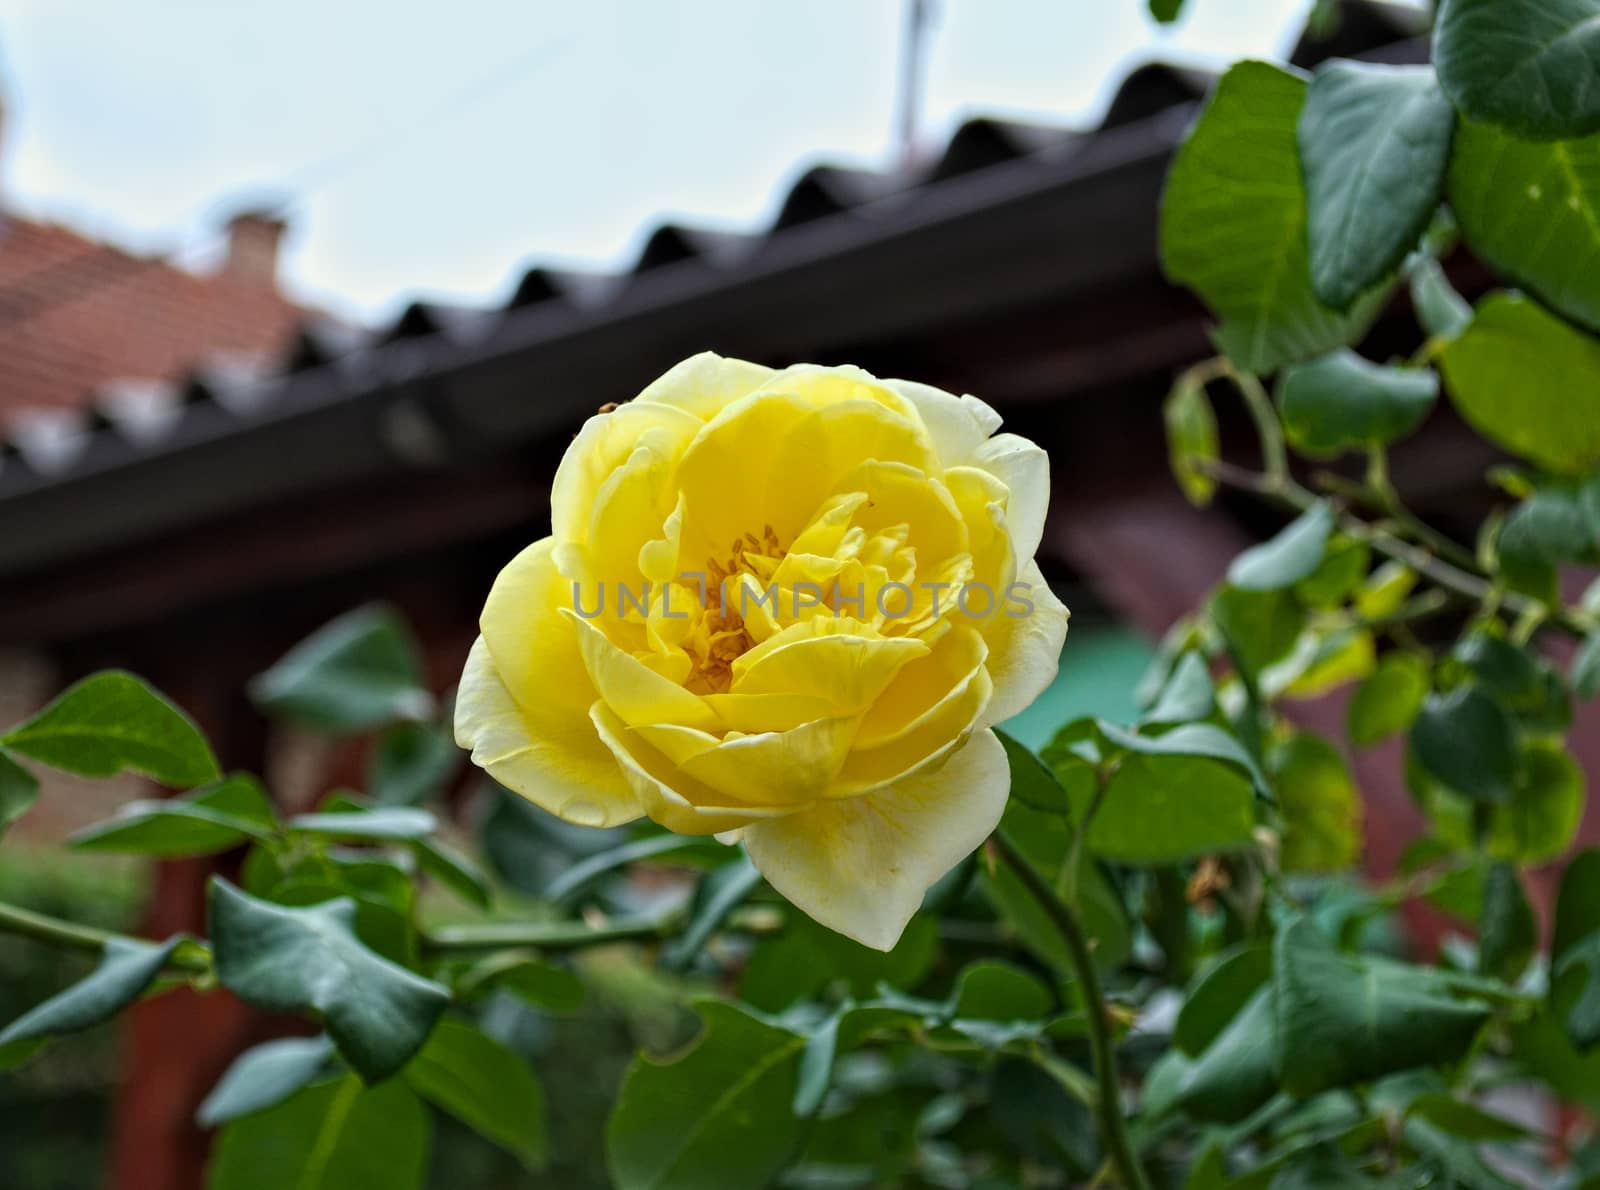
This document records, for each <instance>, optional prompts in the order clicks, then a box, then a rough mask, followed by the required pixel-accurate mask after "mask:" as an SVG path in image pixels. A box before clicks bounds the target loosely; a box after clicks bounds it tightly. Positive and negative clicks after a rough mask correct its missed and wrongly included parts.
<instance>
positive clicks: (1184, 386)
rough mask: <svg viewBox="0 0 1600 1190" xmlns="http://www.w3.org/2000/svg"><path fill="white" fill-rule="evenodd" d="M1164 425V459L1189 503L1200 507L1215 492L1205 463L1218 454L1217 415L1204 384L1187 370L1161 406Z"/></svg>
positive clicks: (1215, 483) (1214, 485)
mask: <svg viewBox="0 0 1600 1190" xmlns="http://www.w3.org/2000/svg"><path fill="white" fill-rule="evenodd" d="M1161 416H1162V419H1163V420H1164V421H1165V423H1166V427H1167V461H1168V463H1169V464H1170V465H1171V467H1172V477H1173V478H1174V479H1176V480H1177V481H1178V486H1179V487H1180V488H1182V489H1183V494H1184V495H1185V496H1187V497H1188V498H1189V503H1190V504H1193V505H1195V506H1196V507H1199V508H1203V507H1205V506H1206V505H1207V504H1210V503H1211V497H1212V496H1214V495H1215V494H1216V491H1217V481H1216V479H1215V478H1214V477H1213V476H1212V475H1211V474H1210V473H1209V472H1208V471H1206V469H1205V468H1206V465H1207V464H1209V463H1215V462H1216V461H1217V459H1218V457H1219V453H1218V448H1217V415H1216V413H1215V412H1214V411H1213V410H1212V408H1211V398H1210V397H1209V396H1207V395H1206V389H1205V385H1203V384H1199V383H1196V382H1195V381H1194V380H1193V379H1192V378H1191V377H1190V376H1189V375H1188V374H1187V373H1186V374H1185V375H1184V376H1182V377H1181V378H1179V380H1178V383H1177V384H1176V385H1175V386H1174V387H1173V389H1172V392H1171V394H1170V395H1168V397H1167V401H1166V404H1165V405H1163V406H1162V408H1161Z"/></svg>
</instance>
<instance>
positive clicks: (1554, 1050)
mask: <svg viewBox="0 0 1600 1190" xmlns="http://www.w3.org/2000/svg"><path fill="white" fill-rule="evenodd" d="M1587 979H1588V977H1587V976H1586V974H1585V973H1584V972H1583V971H1582V970H1580V969H1576V968H1574V969H1573V970H1570V971H1568V972H1567V974H1566V975H1565V976H1563V977H1561V978H1559V979H1555V980H1553V981H1552V982H1551V985H1550V997H1549V1000H1548V1002H1547V1003H1545V1004H1544V1005H1542V1006H1541V1007H1540V1009H1539V1011H1538V1012H1537V1013H1535V1014H1534V1016H1533V1017H1532V1019H1530V1020H1524V1021H1514V1022H1513V1023H1512V1024H1511V1038H1512V1046H1513V1053H1514V1056H1515V1058H1516V1061H1517V1063H1518V1065H1520V1066H1521V1067H1522V1068H1523V1069H1524V1070H1526V1071H1528V1072H1529V1073H1531V1074H1532V1075H1533V1076H1534V1077H1535V1078H1537V1079H1538V1080H1540V1081H1541V1082H1543V1083H1545V1084H1547V1085H1548V1086H1549V1088H1550V1090H1551V1091H1552V1092H1553V1093H1554V1094H1555V1095H1557V1096H1559V1097H1560V1098H1561V1099H1564V1100H1566V1101H1567V1102H1570V1103H1575V1104H1582V1105H1584V1106H1585V1107H1587V1108H1588V1109H1589V1110H1590V1111H1600V1049H1597V1050H1594V1051H1592V1052H1590V1053H1589V1054H1587V1055H1584V1054H1580V1053H1579V1052H1578V1050H1577V1049H1576V1048H1574V1046H1573V1044H1572V1039H1571V1038H1570V1037H1569V1036H1568V1035H1567V1020H1568V1017H1569V1016H1570V1015H1571V1013H1572V1010H1573V1007H1574V1006H1575V1005H1576V1004H1577V1003H1578V1001H1579V998H1580V997H1581V996H1582V994H1583V992H1584V989H1585V987H1586V983H1587Z"/></svg>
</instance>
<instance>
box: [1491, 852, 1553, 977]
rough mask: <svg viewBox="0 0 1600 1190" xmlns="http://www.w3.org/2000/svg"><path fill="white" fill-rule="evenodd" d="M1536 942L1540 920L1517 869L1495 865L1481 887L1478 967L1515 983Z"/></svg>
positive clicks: (1534, 948) (1537, 941)
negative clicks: (1481, 909)
mask: <svg viewBox="0 0 1600 1190" xmlns="http://www.w3.org/2000/svg"><path fill="white" fill-rule="evenodd" d="M1538 945H1539V923H1538V921H1537V920H1536V919H1535V918H1534V916H1533V908H1532V906H1530V905H1529V904H1528V898H1527V895H1526V894H1525V893H1524V892H1523V891H1522V881H1521V879H1520V878H1519V877H1518V876H1517V870H1516V868H1515V867H1513V866H1512V865H1511V864H1508V863H1498V864H1494V865H1493V866H1491V867H1490V869H1489V877H1488V879H1487V880H1486V881H1484V886H1483V916H1482V918H1481V919H1480V920H1479V923H1478V970H1479V971H1480V972H1481V973H1482V974H1484V975H1487V976H1490V977H1491V978H1493V979H1503V980H1505V981H1506V982H1507V983H1515V982H1516V981H1517V979H1518V978H1519V977H1520V976H1521V975H1522V972H1523V971H1524V970H1525V969H1526V968H1527V966H1528V960H1530V959H1531V958H1533V952H1534V951H1535V950H1536V949H1537V948H1538Z"/></svg>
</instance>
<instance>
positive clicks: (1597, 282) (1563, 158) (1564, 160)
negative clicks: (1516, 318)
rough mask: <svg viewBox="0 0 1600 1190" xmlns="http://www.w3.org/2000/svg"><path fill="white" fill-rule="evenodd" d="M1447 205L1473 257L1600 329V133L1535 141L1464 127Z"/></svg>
mask: <svg viewBox="0 0 1600 1190" xmlns="http://www.w3.org/2000/svg"><path fill="white" fill-rule="evenodd" d="M1450 205H1451V208H1452V209H1453V210H1454V211H1455V214H1456V217H1457V219H1458V220H1459V221H1460V224H1461V231H1462V235H1463V236H1464V237H1465V238H1466V241H1467V243H1468V244H1469V245H1470V246H1471V248H1472V251H1473V254H1474V255H1476V256H1477V257H1478V258H1479V259H1481V260H1482V261H1483V262H1484V263H1485V264H1487V265H1488V266H1489V267H1490V268H1492V269H1494V271H1495V272H1496V273H1497V274H1499V275H1501V276H1503V277H1505V278H1507V279H1508V280H1510V281H1513V282H1515V283H1516V284H1518V285H1520V286H1522V287H1523V288H1525V289H1528V290H1530V291H1531V292H1532V293H1533V294H1534V295H1535V296H1537V297H1538V298H1539V300H1540V301H1542V302H1545V303H1546V304H1547V305H1549V306H1550V307H1552V308H1553V309H1555V310H1557V311H1559V312H1560V313H1562V314H1564V315H1566V316H1567V317H1568V318H1570V319H1572V320H1573V321H1574V322H1576V323H1579V324H1580V325H1582V326H1586V327H1588V328H1589V329H1590V330H1600V136H1591V137H1586V138H1584V139H1583V140H1567V141H1550V142H1546V143H1534V142H1530V141H1526V140H1518V139H1517V138H1515V137H1513V136H1509V135H1507V134H1506V133H1505V132H1504V131H1502V130H1501V129H1499V128H1496V127H1494V126H1493V125H1491V124H1472V123H1467V124H1463V125H1462V126H1461V131H1460V133H1459V134H1458V135H1457V137H1456V148H1455V155H1454V157H1453V159H1452V161H1451V164H1450Z"/></svg>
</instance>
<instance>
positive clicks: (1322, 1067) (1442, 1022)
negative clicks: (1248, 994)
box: [1273, 918, 1490, 1099]
mask: <svg viewBox="0 0 1600 1190" xmlns="http://www.w3.org/2000/svg"><path fill="white" fill-rule="evenodd" d="M1273 962H1274V967H1273V990H1274V994H1275V996H1276V1014H1275V1021H1276V1025H1277V1054H1276V1059H1275V1063H1276V1070H1277V1075H1278V1079H1279V1082H1280V1083H1281V1085H1282V1087H1283V1089H1284V1090H1285V1091H1287V1092H1288V1093H1289V1094H1291V1095H1293V1096H1295V1097H1296V1098H1302V1099H1303V1098H1305V1097H1306V1096H1308V1095H1314V1094H1316V1093H1317V1092H1319V1091H1326V1090H1329V1089H1331V1088H1334V1087H1343V1086H1350V1085H1352V1084H1356V1083H1363V1082H1368V1081H1370V1080H1372V1079H1375V1078H1379V1077H1381V1076H1383V1075H1386V1074H1391V1073H1394V1072H1396V1071H1401V1070H1411V1069H1414V1068H1416V1067H1419V1066H1432V1065H1435V1064H1437V1063H1440V1062H1450V1061H1453V1060H1455V1059H1456V1058H1458V1057H1460V1056H1461V1055H1462V1054H1463V1053H1465V1052H1466V1050H1467V1047H1468V1046H1470V1045H1471V1044H1472V1040H1473V1038H1474V1037H1475V1036H1476V1035H1477V1032H1478V1030H1479V1029H1480V1028H1481V1027H1482V1026H1483V1024H1484V1023H1485V1022H1486V1021H1487V1020H1488V1019H1489V1013H1490V1009H1489V1007H1488V1005H1487V1004H1485V1003H1483V1002H1482V1001H1478V1000H1474V999H1470V998H1466V997H1464V996H1462V995H1458V994H1457V989H1456V988H1455V987H1453V986H1452V985H1451V982H1450V980H1449V978H1448V977H1446V976H1441V975H1438V974H1436V973H1434V972H1432V971H1430V970H1428V969H1427V968H1419V967H1411V966H1408V965H1406V964H1401V963H1394V962H1391V961H1388V960H1383V959H1377V958H1358V957H1354V956H1350V955H1344V954H1340V953H1339V952H1338V951H1337V950H1335V949H1334V947H1333V946H1332V945H1331V944H1330V943H1329V942H1328V940H1327V939H1326V938H1325V937H1324V936H1323V935H1322V934H1321V933H1320V932H1319V931H1318V930H1317V927H1316V926H1315V925H1314V924H1313V923H1312V922H1311V921H1310V920H1309V919H1307V918H1300V919H1298V920H1296V921H1293V922H1290V923H1289V924H1288V925H1286V926H1284V927H1283V929H1281V930H1280V931H1279V932H1278V937H1277V939H1276V942H1275V946H1274V957H1273Z"/></svg>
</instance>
